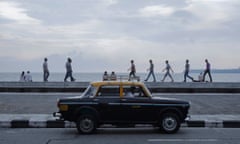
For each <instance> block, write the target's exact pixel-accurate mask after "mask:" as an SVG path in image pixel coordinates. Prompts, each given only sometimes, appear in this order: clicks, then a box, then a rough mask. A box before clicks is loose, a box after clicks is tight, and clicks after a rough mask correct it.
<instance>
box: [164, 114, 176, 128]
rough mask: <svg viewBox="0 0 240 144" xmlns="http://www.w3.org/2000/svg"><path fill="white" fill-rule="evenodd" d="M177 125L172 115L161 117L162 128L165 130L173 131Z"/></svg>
mask: <svg viewBox="0 0 240 144" xmlns="http://www.w3.org/2000/svg"><path fill="white" fill-rule="evenodd" d="M176 127H177V122H176V120H175V119H174V118H173V117H166V118H165V119H163V128H164V129H165V130H167V131H173V130H174V129H175V128H176Z"/></svg>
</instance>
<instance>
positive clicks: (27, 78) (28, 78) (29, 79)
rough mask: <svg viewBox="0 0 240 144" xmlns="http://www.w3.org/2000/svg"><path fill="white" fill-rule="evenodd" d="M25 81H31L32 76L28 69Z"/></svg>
mask: <svg viewBox="0 0 240 144" xmlns="http://www.w3.org/2000/svg"><path fill="white" fill-rule="evenodd" d="M25 81H26V82H32V76H31V74H30V71H27V74H26V75H25Z"/></svg>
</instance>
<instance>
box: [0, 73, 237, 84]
mask: <svg viewBox="0 0 240 144" xmlns="http://www.w3.org/2000/svg"><path fill="white" fill-rule="evenodd" d="M116 74H117V75H126V76H128V73H116ZM147 74H148V73H137V76H140V80H141V81H144V79H145V78H146V77H147ZM20 75H21V73H17V72H1V73H0V81H3V82H16V81H19V79H20ZM31 75H32V79H33V81H34V82H42V81H43V73H41V72H32V73H31ZM102 75H103V73H100V72H89V73H87V72H78V73H73V77H74V78H75V79H76V81H78V82H81V81H82V82H92V81H101V80H102ZM198 75H199V74H198V73H190V76H192V77H193V78H194V79H198ZM155 76H156V79H157V81H161V80H162V78H163V76H164V73H155ZM172 76H173V78H174V81H175V82H183V76H184V74H183V73H174V74H172ZM64 77H65V73H61V72H52V73H50V76H49V78H48V81H49V82H61V81H62V82H63V81H64ZM212 77H213V82H240V73H212ZM206 80H207V81H209V77H208V75H207V76H206ZM148 81H150V82H151V81H153V79H152V77H150V79H149V80H148ZM187 81H188V82H191V80H190V79H187ZM165 82H170V79H169V78H166V80H165Z"/></svg>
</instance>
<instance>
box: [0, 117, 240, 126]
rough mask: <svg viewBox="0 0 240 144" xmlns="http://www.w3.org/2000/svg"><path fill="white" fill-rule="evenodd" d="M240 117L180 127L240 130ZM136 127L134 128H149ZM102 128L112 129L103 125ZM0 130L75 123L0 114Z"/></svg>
mask: <svg viewBox="0 0 240 144" xmlns="http://www.w3.org/2000/svg"><path fill="white" fill-rule="evenodd" d="M239 118H240V115H193V116H192V118H191V119H189V120H188V121H187V122H186V123H184V124H182V125H181V127H194V128H204V127H205V128H240V120H239ZM149 126H150V125H136V126H135V127H149ZM103 127H104V128H112V126H111V125H104V126H103ZM0 128H76V125H75V123H73V122H67V121H59V120H55V118H54V117H52V116H51V115H47V114H46V115H44V114H39V115H38V114H16V115H12V114H0Z"/></svg>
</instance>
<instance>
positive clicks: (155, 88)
mask: <svg viewBox="0 0 240 144" xmlns="http://www.w3.org/2000/svg"><path fill="white" fill-rule="evenodd" d="M145 84H146V86H147V87H148V88H149V89H150V90H151V92H153V93H240V83H225V82H214V83H209V82H201V83H200V82H188V83H184V82H174V83H171V82H156V83H153V82H146V83H145ZM88 85H89V82H0V92H76V93H79V92H83V91H84V90H85V89H86V88H87V86H88Z"/></svg>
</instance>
